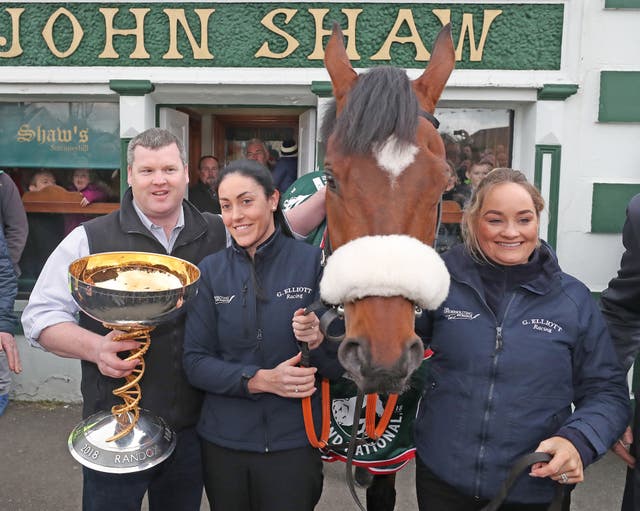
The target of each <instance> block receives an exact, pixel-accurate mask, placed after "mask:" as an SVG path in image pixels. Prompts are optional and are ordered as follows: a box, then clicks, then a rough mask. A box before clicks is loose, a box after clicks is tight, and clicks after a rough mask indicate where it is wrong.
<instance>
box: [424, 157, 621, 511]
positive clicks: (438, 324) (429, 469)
mask: <svg viewBox="0 0 640 511" xmlns="http://www.w3.org/2000/svg"><path fill="white" fill-rule="evenodd" d="M543 207H544V200H543V198H542V196H541V195H540V192H539V191H538V190H537V189H536V188H535V187H534V186H533V185H531V184H530V183H529V182H528V181H527V179H526V177H525V176H524V174H522V173H521V172H519V171H516V170H513V169H507V168H498V169H494V170H493V171H492V172H490V173H489V174H488V175H487V176H486V177H485V178H484V179H483V180H482V181H480V183H479V185H478V187H477V189H476V191H475V193H474V194H473V196H472V198H471V202H470V203H469V205H468V207H467V210H466V211H465V215H464V217H463V225H462V233H463V240H464V244H460V245H457V246H454V247H452V248H451V249H449V250H448V251H447V252H446V253H444V254H443V255H442V258H443V260H444V262H445V264H446V265H447V269H448V270H449V273H450V276H451V286H450V289H449V295H448V296H447V299H446V300H445V302H444V303H443V304H442V305H441V306H440V307H439V308H438V309H437V310H436V311H433V312H431V313H429V314H426V313H425V314H423V317H422V318H420V319H418V320H417V321H416V323H417V325H416V326H417V330H416V331H417V332H419V333H420V334H421V337H423V338H426V339H427V340H429V341H430V347H431V349H432V350H433V351H434V355H433V357H432V358H431V359H430V364H429V377H428V379H427V381H426V384H425V389H424V393H423V399H422V401H421V405H420V409H419V410H418V413H417V416H416V422H415V425H414V438H415V444H416V449H417V451H416V453H417V457H416V490H417V496H418V507H419V509H420V510H423V511H426V510H428V511H476V510H480V509H482V507H483V506H485V505H486V504H487V503H488V501H489V500H490V499H491V498H493V497H494V496H496V495H497V494H498V493H499V491H500V489H501V485H502V482H503V481H504V480H505V479H506V477H507V474H508V472H509V469H510V467H511V465H512V464H513V463H514V462H515V461H516V460H517V459H518V458H519V457H520V456H522V455H524V454H527V453H530V452H533V451H540V452H544V453H548V454H549V455H551V460H550V461H549V462H548V463H536V464H534V465H533V466H532V468H531V471H530V473H529V474H528V475H525V476H523V477H521V478H520V479H519V480H518V482H517V484H516V485H515V486H514V488H513V489H512V491H511V493H510V494H509V495H508V497H507V502H506V503H505V504H504V505H503V506H502V507H501V508H500V509H501V510H504V511H515V510H517V511H522V510H527V511H543V510H544V511H546V510H547V508H548V506H549V503H550V502H551V501H552V499H553V497H554V493H555V490H556V485H557V484H562V485H566V487H567V488H568V489H571V488H572V487H573V485H575V484H577V483H579V482H581V481H582V480H583V479H584V468H585V467H587V466H588V465H589V464H590V463H592V462H593V461H595V460H596V459H597V458H599V457H600V456H602V455H603V454H605V453H606V452H607V450H608V449H609V448H610V447H611V446H612V445H613V444H614V442H616V440H617V439H618V438H619V437H620V435H621V434H622V432H623V431H624V429H625V426H626V425H627V421H628V419H629V411H630V409H629V395H628V390H627V384H626V375H625V373H624V371H623V369H622V367H621V365H620V364H619V362H618V360H617V357H616V353H615V351H614V348H613V345H612V343H611V338H610V336H609V333H608V331H607V326H606V323H605V321H604V318H603V317H602V314H601V313H600V311H599V309H598V307H597V304H596V303H595V301H594V300H593V298H592V297H591V293H590V291H589V289H588V288H587V287H586V286H585V285H584V284H582V283H581V282H580V281H578V280H577V279H575V278H573V277H571V276H570V275H568V274H566V273H564V272H563V271H562V270H561V269H560V267H559V265H558V262H557V259H556V256H555V254H554V252H553V251H552V250H551V248H550V247H549V246H548V245H547V244H546V243H544V242H542V241H541V240H540V239H539V237H538V227H539V222H540V212H541V211H542V210H543ZM564 506H565V507H564V509H565V510H568V509H569V507H568V506H569V497H568V496H566V497H565V501H564Z"/></svg>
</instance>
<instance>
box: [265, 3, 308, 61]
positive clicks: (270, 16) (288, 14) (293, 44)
mask: <svg viewBox="0 0 640 511" xmlns="http://www.w3.org/2000/svg"><path fill="white" fill-rule="evenodd" d="M297 12H298V9H274V10H272V11H269V12H268V13H267V14H265V16H264V18H262V21H261V23H262V24H263V25H264V26H265V27H266V28H268V29H269V30H271V32H273V33H274V34H277V35H279V36H280V37H282V38H283V39H284V40H285V41H287V47H286V49H285V50H284V51H283V52H281V53H274V52H272V51H271V48H269V43H268V42H266V41H265V42H264V43H262V46H261V47H260V49H259V50H258V51H257V52H256V54H255V55H254V56H255V57H267V58H270V59H284V58H285V57H288V56H289V55H291V54H292V53H293V52H294V51H295V50H296V48H297V47H298V46H300V43H299V42H298V40H297V39H296V38H295V37H293V36H291V35H290V34H288V33H287V32H285V31H284V30H282V29H281V28H279V27H277V26H276V25H275V23H274V22H273V20H274V18H275V17H276V16H277V15H278V14H284V16H285V17H284V23H285V25H288V24H289V22H290V21H291V20H292V18H293V17H294V16H295V15H296V13H297Z"/></svg>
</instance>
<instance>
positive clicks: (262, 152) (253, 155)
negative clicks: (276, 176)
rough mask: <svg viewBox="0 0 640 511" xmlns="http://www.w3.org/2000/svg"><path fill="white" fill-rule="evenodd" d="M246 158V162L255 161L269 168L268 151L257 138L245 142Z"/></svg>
mask: <svg viewBox="0 0 640 511" xmlns="http://www.w3.org/2000/svg"><path fill="white" fill-rule="evenodd" d="M246 157H247V160H255V161H257V162H258V163H261V164H262V165H264V166H265V167H267V168H269V165H268V161H269V150H268V149H267V146H266V145H265V143H264V142H263V141H262V140H260V139H259V138H252V139H251V140H249V142H247V150H246Z"/></svg>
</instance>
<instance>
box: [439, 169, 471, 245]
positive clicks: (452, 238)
mask: <svg viewBox="0 0 640 511" xmlns="http://www.w3.org/2000/svg"><path fill="white" fill-rule="evenodd" d="M447 167H448V170H449V181H448V182H447V187H446V188H445V191H444V193H443V194H442V200H443V201H447V200H450V201H455V202H457V203H458V204H459V205H460V207H463V206H464V196H463V195H462V194H460V193H458V192H456V185H457V184H458V174H457V172H456V169H455V167H454V165H453V162H452V161H451V160H447ZM461 241H462V238H461V236H460V224H459V223H449V224H447V223H444V222H440V225H439V226H438V235H437V236H436V240H435V248H436V251H437V252H438V253H442V252H446V251H447V250H449V249H450V248H451V247H452V246H454V245H457V244H458V243H460V242H461Z"/></svg>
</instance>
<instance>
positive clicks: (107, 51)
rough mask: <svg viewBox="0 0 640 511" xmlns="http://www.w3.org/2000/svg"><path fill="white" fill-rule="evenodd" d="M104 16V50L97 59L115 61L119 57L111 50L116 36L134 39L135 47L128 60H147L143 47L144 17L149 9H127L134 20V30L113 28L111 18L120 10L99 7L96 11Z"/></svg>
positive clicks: (147, 56)
mask: <svg viewBox="0 0 640 511" xmlns="http://www.w3.org/2000/svg"><path fill="white" fill-rule="evenodd" d="M98 10H99V11H100V12H101V13H102V15H103V16H104V22H105V41H104V50H102V53H101V54H100V55H98V58H99V59H117V58H119V57H120V55H118V53H117V52H116V50H115V49H114V48H113V37H114V36H116V35H125V36H126V35H133V36H135V38H136V47H135V49H134V50H133V53H132V54H131V55H129V58H130V59H148V58H149V54H148V53H147V50H146V49H145V47H144V17H145V16H146V15H147V13H148V12H149V11H150V10H151V9H129V12H130V13H131V14H133V15H134V16H135V18H136V28H132V29H130V30H126V29H117V28H114V27H113V18H114V17H115V15H116V14H117V13H118V11H119V10H120V9H112V8H106V7H101V8H100V9H98Z"/></svg>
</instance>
